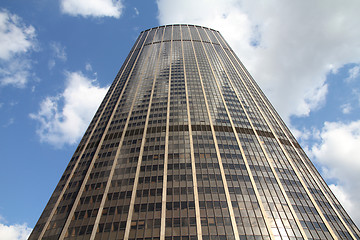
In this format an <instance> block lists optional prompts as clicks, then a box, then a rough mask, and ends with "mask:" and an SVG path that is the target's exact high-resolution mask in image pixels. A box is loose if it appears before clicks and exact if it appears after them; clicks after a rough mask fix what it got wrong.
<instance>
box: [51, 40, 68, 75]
mask: <svg viewBox="0 0 360 240" xmlns="http://www.w3.org/2000/svg"><path fill="white" fill-rule="evenodd" d="M50 49H51V51H52V56H51V59H50V60H49V62H48V65H49V69H52V68H53V67H55V65H56V60H57V59H59V60H61V61H63V62H65V61H66V60H67V55H66V51H65V47H64V46H62V45H61V43H59V42H51V43H50Z"/></svg>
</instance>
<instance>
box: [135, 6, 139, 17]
mask: <svg viewBox="0 0 360 240" xmlns="http://www.w3.org/2000/svg"><path fill="white" fill-rule="evenodd" d="M134 11H135V15H136V16H139V14H140V12H139V10H138V9H137V8H136V7H135V8H134Z"/></svg>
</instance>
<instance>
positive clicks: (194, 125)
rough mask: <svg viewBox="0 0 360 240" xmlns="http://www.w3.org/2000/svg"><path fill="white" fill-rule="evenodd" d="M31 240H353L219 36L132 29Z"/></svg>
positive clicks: (353, 232)
mask: <svg viewBox="0 0 360 240" xmlns="http://www.w3.org/2000/svg"><path fill="white" fill-rule="evenodd" d="M29 239H43V240H50V239H66V240H70V239H76V240H85V239H96V240H99V239H126V240H127V239H131V240H151V239H159V240H201V239H204V240H226V239H229V240H243V239H249V240H260V239H263V240H269V239H276V240H277V239H279V240H280V239H283V240H285V239H286V240H287V239H360V232H359V229H358V228H357V227H356V225H355V224H354V222H353V221H352V220H351V219H350V217H349V216H348V214H347V213H346V212H345V211H344V209H343V207H342V206H341V205H340V203H339V202H338V200H337V199H336V198H335V196H334V194H333V193H332V192H331V191H330V189H329V187H328V186H327V185H326V183H325V181H324V180H323V179H322V177H321V176H320V175H319V173H318V172H317V170H316V169H315V167H314V165H313V164H312V163H311V161H310V160H309V159H308V157H307V156H306V155H305V153H304V151H303V150H302V149H301V147H300V146H299V144H298V143H297V141H296V140H295V138H294V137H293V135H292V134H291V133H290V131H289V129H288V128H287V127H286V126H285V124H284V122H283V121H282V120H281V118H280V117H279V115H278V114H277V113H276V111H275V110H274V108H273V107H272V105H271V104H270V102H269V101H268V99H267V98H266V97H265V96H264V94H263V93H262V91H261V90H260V88H259V87H258V85H257V84H256V82H255V81H254V80H253V79H252V77H251V76H250V74H249V73H248V72H247V70H246V69H245V67H244V66H243V65H242V63H241V62H240V60H239V59H238V57H237V56H236V55H235V54H234V52H233V50H232V49H231V48H230V47H229V45H228V44H227V43H226V41H225V40H224V38H223V37H222V36H221V34H220V33H219V32H218V31H215V30H212V29H208V28H205V27H201V26H194V25H167V26H160V27H156V28H152V29H149V30H146V31H143V32H141V34H140V36H139V37H138V39H137V40H136V42H135V44H134V46H133V48H132V49H131V51H130V53H129V55H128V57H127V58H126V60H125V62H124V64H123V66H122V67H121V69H120V71H119V73H118V74H117V76H116V78H115V80H114V82H113V83H112V85H111V87H110V89H109V91H108V93H107V94H106V96H105V98H104V100H103V101H102V103H101V105H100V107H99V109H98V111H97V112H96V114H95V116H94V118H93V119H92V121H91V123H90V125H89V127H88V129H87V130H86V132H85V134H84V137H83V138H82V140H81V142H80V144H79V146H78V148H77V149H76V151H75V153H74V155H73V157H72V158H71V160H70V162H69V164H68V166H67V168H66V169H65V171H64V174H63V175H62V177H61V179H60V181H59V183H58V185H57V186H56V189H55V190H54V192H53V194H52V196H51V198H50V200H49V202H48V204H47V206H46V207H45V209H44V211H43V213H42V215H41V216H40V219H39V220H38V222H37V224H36V226H35V228H34V230H33V232H32V234H31V235H30V238H29Z"/></svg>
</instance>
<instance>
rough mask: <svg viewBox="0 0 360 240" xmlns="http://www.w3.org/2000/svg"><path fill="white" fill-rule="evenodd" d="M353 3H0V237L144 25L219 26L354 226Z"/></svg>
mask: <svg viewBox="0 0 360 240" xmlns="http://www.w3.org/2000/svg"><path fill="white" fill-rule="evenodd" d="M359 9H360V1H358V0H344V1H337V0H317V1H312V0H302V1H286V0H266V1H265V0H257V1H254V0H197V1H193V0H182V1H178V0H157V1H155V0H152V1H151V0H132V1H130V0H127V1H125V0H54V1H47V0H2V1H1V3H0V156H1V157H0V164H1V167H0V195H1V197H0V239H2V240H7V239H11V240H12V239H26V238H27V236H28V235H29V234H30V232H31V230H32V228H33V227H34V225H35V224H36V221H37V220H38V218H39V217H40V215H41V213H42V211H43V209H44V207H45V205H46V203H47V201H48V200H49V198H50V196H51V194H52V192H53V190H54V188H55V186H56V184H57V182H58V181H59V179H60V177H61V175H62V173H63V171H64V170H65V168H66V166H67V164H68V162H69V160H70V158H71V156H72V154H73V152H74V151H75V149H76V147H77V144H78V142H79V141H80V139H81V137H82V135H83V134H84V132H85V130H86V127H87V126H88V124H89V122H90V121H91V118H92V117H93V115H94V113H95V111H96V109H97V108H98V106H99V104H100V102H101V100H102V98H103V97H104V95H105V93H106V91H107V89H108V87H109V85H110V84H111V83H112V81H113V79H114V77H115V76H116V74H117V71H118V70H119V69H120V67H121V65H122V63H123V61H124V60H125V58H126V56H127V54H128V53H129V51H130V49H131V47H132V45H133V44H134V42H135V40H136V38H137V37H138V35H139V33H140V32H141V31H142V30H145V29H148V28H152V27H156V26H158V25H164V24H172V23H189V24H197V25H202V26H206V27H210V28H213V29H216V30H219V31H220V32H221V33H222V35H223V36H224V37H225V39H226V40H227V41H228V42H229V44H230V46H231V47H232V48H233V50H234V51H235V52H236V54H237V55H238V57H239V58H240V59H241V61H242V62H243V63H244V65H245V66H246V68H247V69H248V70H249V71H250V73H251V74H252V76H253V77H254V78H255V80H256V81H257V83H258V84H259V85H260V87H261V88H262V90H263V91H264V92H265V94H266V95H267V96H268V98H269V99H270V101H271V102H272V104H273V105H274V106H275V108H276V109H277V111H278V112H279V113H280V115H281V116H282V118H283V119H284V120H285V122H286V123H287V125H288V127H289V128H290V129H291V131H292V132H293V133H294V135H295V136H296V137H297V139H298V141H299V143H300V144H301V146H302V147H303V148H304V150H306V152H307V154H308V156H309V157H310V159H311V160H312V161H313V163H314V164H315V166H316V167H317V169H318V170H319V171H320V173H321V174H322V176H323V177H324V179H325V180H326V181H327V183H328V184H329V185H330V188H331V189H332V190H333V191H334V193H335V194H336V196H337V198H338V199H339V200H340V201H341V203H342V204H343V206H344V207H345V209H346V210H347V211H348V213H350V216H351V217H352V218H353V220H354V221H355V222H356V223H357V225H358V226H360V212H359V211H358V206H360V191H358V189H360V174H359V173H360V44H359V39H360V31H359V30H358V26H359V24H360V15H359V14H358V10H359Z"/></svg>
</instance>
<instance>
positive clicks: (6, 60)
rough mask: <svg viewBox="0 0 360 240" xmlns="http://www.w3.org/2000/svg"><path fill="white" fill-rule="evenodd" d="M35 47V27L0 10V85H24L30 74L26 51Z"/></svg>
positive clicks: (20, 86)
mask: <svg viewBox="0 0 360 240" xmlns="http://www.w3.org/2000/svg"><path fill="white" fill-rule="evenodd" d="M34 47H35V29H34V27H33V26H31V25H30V26H26V25H25V24H23V22H22V20H21V18H20V17H18V16H17V15H15V14H11V13H9V12H8V11H6V10H0V86H6V85H12V86H14V87H19V88H23V87H25V85H26V83H27V82H28V79H29V78H30V77H31V76H32V73H31V61H30V60H29V59H28V57H27V53H28V52H30V51H31V50H33V49H34Z"/></svg>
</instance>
